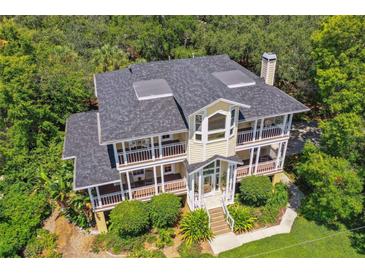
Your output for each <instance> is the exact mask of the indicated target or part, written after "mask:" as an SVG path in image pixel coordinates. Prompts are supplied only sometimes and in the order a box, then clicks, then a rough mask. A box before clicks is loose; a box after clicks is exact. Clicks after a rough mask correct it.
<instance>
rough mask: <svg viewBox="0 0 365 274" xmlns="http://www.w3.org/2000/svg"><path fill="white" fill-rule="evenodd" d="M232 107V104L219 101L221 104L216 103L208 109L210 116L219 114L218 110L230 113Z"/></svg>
mask: <svg viewBox="0 0 365 274" xmlns="http://www.w3.org/2000/svg"><path fill="white" fill-rule="evenodd" d="M230 106H231V104H228V103H226V102H222V101H219V102H217V103H215V104H214V105H212V106H210V107H208V109H207V113H208V116H210V115H212V114H213V113H215V112H217V111H218V110H223V111H229V107H230Z"/></svg>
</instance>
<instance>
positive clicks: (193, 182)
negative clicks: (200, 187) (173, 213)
mask: <svg viewBox="0 0 365 274" xmlns="http://www.w3.org/2000/svg"><path fill="white" fill-rule="evenodd" d="M188 176H189V175H188ZM190 176H191V188H192V193H193V197H192V198H193V203H192V205H193V210H194V209H195V176H194V175H190Z"/></svg>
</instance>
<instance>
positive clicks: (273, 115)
mask: <svg viewBox="0 0 365 274" xmlns="http://www.w3.org/2000/svg"><path fill="white" fill-rule="evenodd" d="M306 111H310V109H309V108H308V109H307V110H297V111H291V112H284V113H278V114H271V115H269V116H256V117H252V118H249V119H247V120H239V121H238V123H245V122H252V121H255V120H260V119H266V118H273V117H278V116H283V115H286V114H296V113H302V112H306Z"/></svg>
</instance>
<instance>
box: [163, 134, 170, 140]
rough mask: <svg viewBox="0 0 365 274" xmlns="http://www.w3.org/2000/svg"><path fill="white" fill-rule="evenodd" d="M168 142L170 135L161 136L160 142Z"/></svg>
mask: <svg viewBox="0 0 365 274" xmlns="http://www.w3.org/2000/svg"><path fill="white" fill-rule="evenodd" d="M168 140H171V134H165V135H162V141H168Z"/></svg>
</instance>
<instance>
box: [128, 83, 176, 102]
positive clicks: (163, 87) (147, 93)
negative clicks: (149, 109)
mask: <svg viewBox="0 0 365 274" xmlns="http://www.w3.org/2000/svg"><path fill="white" fill-rule="evenodd" d="M133 88H134V91H135V93H136V96H137V98H138V100H140V101H141V100H150V99H156V98H163V97H169V96H173V93H172V90H171V88H170V86H169V84H168V83H167V82H166V80H165V79H154V80H145V81H138V82H134V83H133Z"/></svg>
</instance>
